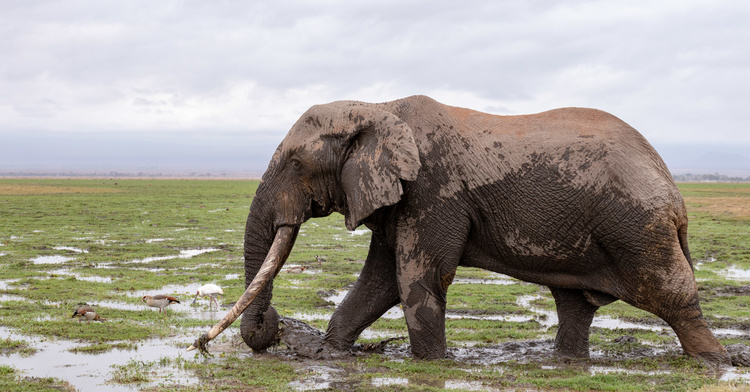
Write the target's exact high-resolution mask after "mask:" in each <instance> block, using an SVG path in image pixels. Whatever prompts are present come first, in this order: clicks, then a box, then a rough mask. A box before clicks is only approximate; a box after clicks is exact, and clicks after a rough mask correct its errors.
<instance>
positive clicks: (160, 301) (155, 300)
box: [143, 294, 180, 315]
mask: <svg viewBox="0 0 750 392" xmlns="http://www.w3.org/2000/svg"><path fill="white" fill-rule="evenodd" d="M143 302H145V303H146V305H148V306H150V307H152V308H159V313H162V312H164V315H166V314H167V311H166V307H167V306H169V305H172V304H178V303H180V301H179V300H178V299H177V298H175V297H170V296H167V295H164V294H157V295H154V296H153V297H152V296H150V295H144V296H143Z"/></svg>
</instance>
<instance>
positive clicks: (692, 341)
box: [621, 241, 730, 364]
mask: <svg viewBox="0 0 750 392" xmlns="http://www.w3.org/2000/svg"><path fill="white" fill-rule="evenodd" d="M659 258H660V259H662V260H665V261H666V262H663V263H660V264H659V265H658V267H659V268H652V269H651V270H645V269H644V270H641V273H640V274H639V275H638V276H636V281H638V282H640V283H641V286H640V287H639V289H638V290H637V291H631V292H628V293H626V295H625V296H623V297H622V298H621V299H622V300H624V301H626V302H628V303H630V304H631V305H633V306H636V307H638V308H641V309H643V310H646V311H648V312H651V313H653V314H655V315H657V316H659V317H660V318H662V319H663V320H664V321H666V322H667V323H668V324H669V325H670V326H671V327H672V329H673V330H674V331H675V333H676V334H677V337H678V338H679V339H680V344H681V345H682V348H683V350H684V351H685V354H687V355H690V356H692V357H696V358H700V359H705V360H707V361H709V362H711V363H716V364H729V363H730V359H729V355H728V354H727V351H726V349H724V347H723V346H722V345H721V343H719V341H718V340H717V339H716V337H715V336H714V335H713V333H711V331H710V330H709V329H708V323H706V320H705V319H704V318H703V313H702V311H701V308H700V304H699V299H698V286H697V284H696V282H695V277H694V275H693V271H692V268H691V266H690V263H688V261H687V259H686V258H685V256H684V254H683V253H682V249H681V248H680V247H679V244H677V241H674V244H673V246H672V247H671V248H670V249H666V250H665V252H663V253H662V254H660V255H659ZM640 265H652V266H654V265H655V264H654V263H653V261H651V262H649V263H645V262H642V263H640Z"/></svg>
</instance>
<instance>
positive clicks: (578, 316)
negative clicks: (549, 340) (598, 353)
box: [550, 287, 599, 358]
mask: <svg viewBox="0 0 750 392" xmlns="http://www.w3.org/2000/svg"><path fill="white" fill-rule="evenodd" d="M550 291H552V296H553V297H555V305H556V306H557V317H558V319H559V325H558V327H557V337H556V338H555V351H556V353H557V354H558V355H561V356H564V357H573V358H588V357H589V328H590V327H591V322H592V321H593V320H594V313H596V310H597V309H599V307H598V306H595V305H592V304H591V303H589V301H588V300H587V299H586V297H585V296H584V294H583V291H582V290H572V289H560V288H555V287H550Z"/></svg>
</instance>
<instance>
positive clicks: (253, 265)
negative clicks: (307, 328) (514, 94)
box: [241, 96, 729, 364]
mask: <svg viewBox="0 0 750 392" xmlns="http://www.w3.org/2000/svg"><path fill="white" fill-rule="evenodd" d="M334 211H335V212H339V213H341V214H343V215H345V217H346V226H347V228H348V229H349V230H353V229H355V228H356V227H358V226H359V225H362V224H364V225H365V226H367V227H368V228H369V229H370V230H372V242H371V244H370V251H369V254H368V256H367V260H366V263H365V266H364V268H363V270H362V272H361V274H360V276H359V278H358V279H357V281H356V283H355V285H354V287H353V289H352V290H351V291H350V292H349V294H348V295H347V297H346V298H345V299H344V301H343V302H342V303H341V305H340V306H339V307H338V308H337V309H336V311H335V312H334V314H333V316H332V318H331V321H330V324H329V326H328V330H327V333H326V335H325V340H326V342H327V343H328V344H330V345H332V346H333V347H336V348H338V349H342V350H346V349H348V348H350V347H351V346H352V344H353V343H354V342H355V340H356V339H357V337H358V336H359V334H360V333H361V332H362V331H363V330H364V329H365V328H366V327H367V326H369V325H370V324H372V323H373V322H374V321H375V320H377V319H378V318H379V317H380V316H381V315H382V314H383V313H384V312H385V311H387V310H388V309H389V308H391V307H392V306H394V305H397V304H399V303H400V304H401V305H402V307H403V309H404V314H405V317H406V323H407V325H408V329H409V339H410V343H411V347H412V353H413V355H414V356H415V357H418V358H441V357H444V356H445V354H446V340H445V304H446V295H447V291H448V287H449V286H450V284H451V282H452V280H453V277H454V274H455V272H456V268H457V266H459V265H461V266H468V267H478V268H484V269H487V270H491V271H495V272H499V273H502V274H506V275H510V276H513V277H516V278H518V279H522V280H525V281H529V282H534V283H537V284H541V285H545V286H548V287H549V288H550V290H551V291H552V294H553V296H554V298H555V303H556V305H557V311H558V314H559V320H560V326H559V330H558V334H557V338H556V340H555V349H556V351H557V353H558V354H560V355H563V356H570V357H588V355H589V354H588V346H589V340H588V339H589V327H590V325H591V321H592V319H593V316H594V313H595V312H596V310H597V309H598V308H599V307H600V306H604V305H606V304H608V303H611V302H612V301H615V300H617V299H620V300H623V301H625V302H627V303H629V304H631V305H633V306H636V307H638V308H641V309H644V310H646V311H649V312H651V313H654V314H656V315H657V316H659V317H661V318H662V319H664V320H665V321H666V322H667V323H669V325H670V326H671V327H672V328H673V329H674V331H675V332H676V333H677V336H678V337H679V339H680V342H681V344H682V347H683V349H684V351H685V353H686V354H688V355H691V356H693V357H698V358H702V359H706V360H709V361H711V362H715V363H720V364H727V363H729V357H728V355H727V352H726V350H725V349H724V347H722V345H721V344H720V343H719V342H718V341H717V340H716V338H715V337H714V335H713V334H712V333H711V332H710V331H709V330H708V328H707V324H706V321H705V320H704V319H703V316H702V313H701V309H700V306H699V303H698V292H697V286H696V283H695V278H694V275H693V271H692V264H691V260H690V254H689V251H688V245H687V224H688V219H687V214H686V210H685V205H684V202H683V200H682V197H681V196H680V194H679V192H678V190H677V188H676V186H675V184H674V182H673V181H672V179H671V176H670V173H669V172H668V170H667V167H666V166H665V165H664V162H663V161H662V160H661V158H660V157H659V155H658V154H657V153H656V151H654V149H653V147H651V145H649V143H648V142H647V141H646V140H645V139H644V138H643V137H642V136H641V135H640V134H639V133H638V132H637V131H636V130H635V129H633V128H631V127H630V126H628V125H627V124H625V123H624V122H622V121H621V120H619V119H617V118H616V117H614V116H612V115H610V114H607V113H604V112H601V111H597V110H592V109H581V108H566V109H558V110H551V111H548V112H544V113H539V114H534V115H526V116H494V115H489V114H485V113H480V112H476V111H472V110H468V109H461V108H456V107H450V106H446V105H443V104H440V103H438V102H436V101H434V100H432V99H430V98H427V97H423V96H414V97H409V98H405V99H402V100H398V101H393V102H386V103H381V104H369V103H363V102H354V101H342V102H334V103H330V104H326V105H318V106H314V107H312V108H311V109H309V110H308V111H307V112H306V113H305V114H304V115H302V117H301V118H300V119H299V120H298V121H297V123H296V124H294V126H293V127H292V129H291V130H290V131H289V133H288V135H287V136H286V137H285V138H284V140H283V141H282V143H281V145H280V146H279V148H278V149H277V151H276V153H275V155H274V157H273V159H272V160H271V163H270V164H269V167H268V170H267V171H266V173H265V174H264V176H263V181H262V183H261V184H260V186H259V187H258V191H257V194H256V197H255V199H254V200H253V203H252V206H251V208H250V214H249V216H248V220H247V228H246V235H245V283H246V285H248V284H250V282H251V281H252V279H253V277H254V276H255V274H256V271H257V270H258V268H259V267H260V265H261V263H262V262H263V259H264V257H265V256H266V252H267V251H268V249H269V246H270V244H271V241H272V240H273V238H274V233H275V231H276V229H277V228H278V227H281V226H293V227H298V226H299V225H300V224H302V223H303V222H305V221H306V220H308V219H309V218H312V217H321V216H327V215H329V214H331V213H332V212H334ZM292 245H293V241H292V244H290V245H289V246H292ZM272 286H273V284H272V282H271V283H270V284H268V285H267V286H266V287H265V289H264V290H263V292H262V293H261V294H260V295H259V297H258V298H257V299H256V300H255V301H254V302H253V303H252V304H251V305H250V306H249V307H248V308H247V309H246V310H245V312H244V314H243V317H242V325H241V333H242V336H243V338H244V339H245V341H246V342H247V343H248V345H249V346H250V347H252V348H253V349H255V350H263V349H265V348H267V347H269V346H270V345H272V344H274V343H275V341H276V339H277V338H276V336H277V325H278V316H277V315H276V312H275V310H273V307H271V306H270V300H271V292H272Z"/></svg>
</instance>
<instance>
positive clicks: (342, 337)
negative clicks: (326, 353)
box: [325, 233, 399, 350]
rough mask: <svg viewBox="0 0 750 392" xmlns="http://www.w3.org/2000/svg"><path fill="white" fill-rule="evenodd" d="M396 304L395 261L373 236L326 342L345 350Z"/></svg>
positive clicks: (376, 236) (381, 241)
mask: <svg viewBox="0 0 750 392" xmlns="http://www.w3.org/2000/svg"><path fill="white" fill-rule="evenodd" d="M398 303H399V297H398V286H397V285H396V260H395V256H394V254H393V251H392V250H390V249H389V248H388V246H387V245H386V244H385V242H384V241H383V240H382V237H381V236H379V235H377V234H375V233H373V234H372V240H371V242H370V251H369V253H368V255H367V261H366V262H365V266H364V268H363V269H362V272H361V273H360V275H359V278H358V279H357V281H356V282H355V283H354V287H353V288H352V289H351V290H350V291H349V293H348V294H347V295H346V298H344V300H343V301H342V302H341V304H340V305H339V306H338V307H337V308H336V310H335V311H334V312H333V316H332V317H331V321H330V322H329V323H328V331H327V332H326V336H325V339H326V341H328V342H329V343H330V344H331V345H333V346H334V347H336V348H338V349H340V350H348V349H349V348H351V346H352V345H353V344H354V342H355V341H356V340H357V338H358V337H359V335H360V334H361V333H362V331H364V330H365V328H367V327H368V326H370V324H372V323H373V322H375V320H377V319H378V318H379V317H380V316H382V315H383V313H385V312H386V311H388V310H389V309H390V308H392V307H393V306H395V305H397V304H398Z"/></svg>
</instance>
